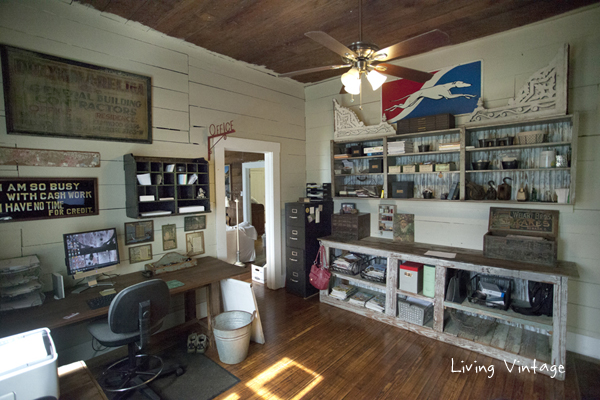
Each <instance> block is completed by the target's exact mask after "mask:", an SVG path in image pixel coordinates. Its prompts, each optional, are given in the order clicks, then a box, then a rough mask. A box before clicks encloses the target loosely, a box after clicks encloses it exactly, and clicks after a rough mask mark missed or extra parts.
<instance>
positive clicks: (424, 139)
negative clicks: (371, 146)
mask: <svg viewBox="0 0 600 400" xmlns="http://www.w3.org/2000/svg"><path fill="white" fill-rule="evenodd" d="M399 141H406V142H412V143H413V149H414V153H419V154H421V153H420V152H419V146H422V145H429V151H428V152H423V153H422V154H423V155H427V154H429V153H434V154H435V153H438V151H439V150H438V149H439V146H440V144H444V143H456V142H460V131H459V130H453V131H448V132H447V133H446V134H440V132H435V133H434V132H427V134H422V135H419V134H407V135H398V136H395V137H393V138H388V143H389V142H399ZM457 152H458V151H457ZM442 153H443V152H442Z"/></svg>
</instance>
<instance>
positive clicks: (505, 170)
mask: <svg viewBox="0 0 600 400" xmlns="http://www.w3.org/2000/svg"><path fill="white" fill-rule="evenodd" d="M570 170H571V168H519V169H482V170H478V171H474V170H466V171H465V173H467V174H477V173H484V172H502V173H510V172H523V171H548V172H552V171H570Z"/></svg>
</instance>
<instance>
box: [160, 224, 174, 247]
mask: <svg viewBox="0 0 600 400" xmlns="http://www.w3.org/2000/svg"><path fill="white" fill-rule="evenodd" d="M162 242H163V250H173V249H176V248H177V225H175V224H172V225H163V226H162Z"/></svg>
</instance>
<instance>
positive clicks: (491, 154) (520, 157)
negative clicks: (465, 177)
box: [465, 143, 571, 172]
mask: <svg viewBox="0 0 600 400" xmlns="http://www.w3.org/2000/svg"><path fill="white" fill-rule="evenodd" d="M546 144H547V143H546ZM511 147H512V146H506V147H501V148H495V149H490V148H483V149H475V150H472V151H468V152H467V154H466V163H467V165H466V168H465V170H466V171H469V170H473V164H472V163H473V162H476V161H489V162H490V165H489V167H488V170H502V171H508V172H510V171H512V170H504V169H503V168H502V160H503V159H504V158H507V157H509V158H512V157H514V158H516V159H517V161H518V164H517V167H518V169H543V170H546V171H553V170H556V168H554V167H553V168H545V167H544V166H543V165H540V156H541V153H542V152H543V151H549V150H553V151H556V155H557V156H565V157H566V158H568V157H570V155H569V154H570V150H571V146H570V145H568V144H565V145H561V146H547V145H546V146H538V147H526V148H525V147H519V148H511ZM560 169H561V168H559V170H560ZM484 171H485V170H484Z"/></svg>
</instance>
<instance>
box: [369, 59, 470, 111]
mask: <svg viewBox="0 0 600 400" xmlns="http://www.w3.org/2000/svg"><path fill="white" fill-rule="evenodd" d="M432 73H433V77H432V78H431V79H429V80H428V81H427V82H425V83H420V82H413V81H410V80H408V79H398V80H395V81H392V82H387V83H384V84H383V87H382V90H381V106H382V113H383V114H385V117H386V120H387V122H389V123H394V122H398V121H400V120H401V119H404V118H415V117H425V116H428V115H437V114H453V115H459V114H468V113H471V112H472V111H473V110H474V109H475V108H477V101H478V100H479V98H480V97H481V61H475V62H471V63H466V64H459V65H455V66H453V67H447V68H442V69H440V70H439V71H435V72H432Z"/></svg>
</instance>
